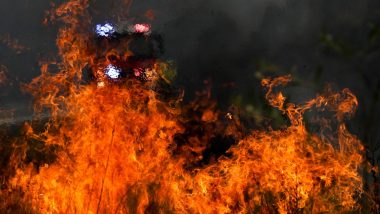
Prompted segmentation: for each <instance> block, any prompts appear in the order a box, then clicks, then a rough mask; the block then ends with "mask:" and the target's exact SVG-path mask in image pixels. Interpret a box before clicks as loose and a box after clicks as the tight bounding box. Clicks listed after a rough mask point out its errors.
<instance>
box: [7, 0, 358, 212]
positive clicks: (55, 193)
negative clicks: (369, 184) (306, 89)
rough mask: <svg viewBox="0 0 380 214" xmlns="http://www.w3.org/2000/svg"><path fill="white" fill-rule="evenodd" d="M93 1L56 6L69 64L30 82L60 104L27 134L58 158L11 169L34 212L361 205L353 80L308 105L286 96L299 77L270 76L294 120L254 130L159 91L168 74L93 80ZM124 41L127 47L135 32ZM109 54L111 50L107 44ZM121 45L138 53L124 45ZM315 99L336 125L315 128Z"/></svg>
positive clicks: (15, 188) (42, 103)
mask: <svg viewBox="0 0 380 214" xmlns="http://www.w3.org/2000/svg"><path fill="white" fill-rule="evenodd" d="M87 7H88V2H87V1H85V0H83V1H80V0H72V1H69V2H68V3H65V4H63V5H62V6H60V7H59V8H58V9H57V10H56V16H57V17H58V18H59V19H61V20H62V21H63V22H64V23H65V27H64V28H62V29H61V30H60V31H59V36H58V40H57V45H58V48H59V54H60V56H61V57H62V60H61V62H60V63H58V65H59V67H60V69H61V71H60V72H59V73H57V74H52V73H49V70H48V66H47V65H43V66H42V74H41V76H39V77H37V78H36V79H34V80H33V81H32V83H31V84H29V85H28V86H27V89H28V90H29V91H30V92H31V93H32V94H33V95H34V97H35V98H36V111H38V110H42V109H47V110H49V111H50V115H51V117H50V118H49V121H48V122H46V124H45V129H44V130H43V131H41V132H38V131H35V130H33V128H32V127H30V126H28V129H27V132H26V136H27V141H28V142H30V141H31V140H38V141H40V142H42V143H43V144H44V145H45V146H49V145H50V146H51V145H54V146H55V148H57V149H56V150H55V152H54V153H55V155H56V156H55V157H56V158H55V160H54V161H52V162H50V163H46V164H39V165H38V166H37V167H36V165H34V166H33V164H30V165H29V166H25V167H16V171H15V174H14V176H12V177H11V178H10V180H9V185H8V188H7V190H6V191H7V193H6V194H7V195H10V196H13V197H12V200H13V202H14V201H17V202H20V203H22V204H24V205H25V209H24V211H25V210H29V209H31V210H32V211H35V212H41V213H46V212H49V213H75V212H78V213H88V212H91V213H94V212H96V213H98V212H102V213H145V212H148V213H149V212H154V213H156V212H160V213H161V212H162V213H171V212H173V213H250V212H258V211H262V212H279V213H294V212H301V211H305V212H327V211H330V212H341V211H347V210H355V209H358V205H357V198H358V197H360V194H361V192H362V181H361V176H360V174H359V167H360V164H361V163H362V157H361V154H360V153H361V150H362V146H361V142H360V141H359V140H358V139H357V138H356V137H355V136H353V135H351V134H350V133H349V132H348V130H347V128H346V126H345V124H344V119H345V118H347V117H349V116H350V115H351V114H352V113H353V111H354V110H355V108H356V106H357V100H356V98H355V96H354V95H353V94H352V93H351V92H350V91H349V90H347V89H345V90H343V91H342V92H339V93H332V92H329V93H326V94H325V95H321V96H318V97H317V98H315V99H313V100H310V101H308V102H306V104H304V105H295V104H292V103H288V104H286V102H285V101H286V97H285V96H284V95H283V94H282V93H280V92H275V88H276V87H277V86H280V85H286V83H288V82H289V81H290V77H289V76H285V77H279V78H275V79H265V80H263V82H262V83H263V86H264V87H266V88H267V89H268V92H267V94H266V97H267V100H268V101H269V103H270V104H271V105H272V106H273V107H276V108H278V109H279V110H280V111H282V112H283V113H284V114H286V115H287V117H288V118H289V120H290V121H291V124H290V125H289V127H287V128H284V129H281V130H267V131H251V132H249V133H248V134H247V133H246V131H245V130H244V131H243V128H242V125H241V124H240V122H239V120H238V118H237V117H235V116H234V115H232V114H229V115H228V116H227V117H226V118H227V120H231V122H227V123H223V121H221V117H220V115H223V114H221V113H220V112H219V111H218V110H216V105H214V104H212V103H211V102H208V101H202V102H199V103H198V104H197V103H193V104H191V105H189V107H187V108H186V107H183V106H181V105H180V103H179V102H170V101H168V100H167V99H160V98H159V97H160V94H159V92H160V90H159V89H158V90H157V87H160V81H162V79H161V78H160V77H158V78H156V79H154V80H152V81H140V80H139V79H136V78H130V79H126V80H125V81H123V83H122V84H120V83H115V84H113V82H110V83H109V84H105V85H102V86H100V87H99V84H98V82H92V83H89V84H84V83H83V81H82V80H83V76H82V71H83V70H84V69H85V68H86V66H87V65H88V64H90V65H91V66H95V67H97V66H98V67H102V66H104V65H105V64H104V62H105V61H106V60H98V57H99V53H98V52H94V51H93V50H96V51H100V50H97V46H96V43H93V42H91V41H92V40H91V36H88V34H87V33H86V31H85V29H88V26H87V27H86V24H87V23H89V17H88V16H87V13H86V8H87ZM120 47H126V48H127V47H128V42H126V43H122V44H121V46H120ZM120 47H119V48H120ZM108 54H109V50H108V49H106V50H105V51H104V52H102V53H101V54H100V55H102V56H105V57H106V56H109V55H108ZM121 55H122V56H126V57H128V56H132V55H133V53H130V52H128V49H126V50H125V53H122V54H121ZM105 59H107V58H105ZM155 63H159V62H155ZM163 67H165V66H154V68H156V69H159V68H163ZM157 73H158V74H159V73H160V71H157ZM113 74H114V73H113ZM111 78H112V77H111ZM172 99H174V100H175V98H172ZM175 101H177V100H175ZM173 103H174V104H173ZM312 108H315V109H317V110H329V111H331V112H334V114H335V116H334V117H333V118H331V121H335V122H334V123H336V124H337V126H336V127H337V128H336V130H334V131H332V132H331V133H332V135H331V136H328V137H326V136H323V135H319V134H315V133H310V132H308V130H307V129H306V127H305V125H304V121H303V114H304V112H305V111H307V110H310V109H312ZM328 124H329V123H325V124H324V125H326V126H327V125H328ZM331 128H333V126H331ZM179 138H181V139H182V141H181V142H179V141H178V139H179ZM226 140H227V141H228V142H227V143H226V144H223V142H225V141H226ZM221 144H222V145H223V146H222V147H223V149H222V152H220V153H217V154H214V155H210V153H212V152H213V150H215V149H210V148H211V147H212V148H220V147H221ZM21 156H22V155H21ZM211 156H212V157H214V159H213V160H211V158H210V157H211ZM190 158H194V159H195V160H191V159H190ZM21 159H22V158H21ZM189 159H190V160H189ZM18 162H19V161H18ZM2 195H5V191H3V190H2ZM12 200H11V201H12ZM8 208H9V207H8Z"/></svg>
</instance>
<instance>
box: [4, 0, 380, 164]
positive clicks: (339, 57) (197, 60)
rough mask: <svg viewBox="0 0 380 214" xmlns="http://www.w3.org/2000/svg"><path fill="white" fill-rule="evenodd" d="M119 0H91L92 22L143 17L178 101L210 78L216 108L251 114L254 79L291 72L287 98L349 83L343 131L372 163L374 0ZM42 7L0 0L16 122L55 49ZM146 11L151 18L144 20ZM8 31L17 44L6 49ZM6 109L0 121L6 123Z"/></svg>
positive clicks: (261, 109)
mask: <svg viewBox="0 0 380 214" xmlns="http://www.w3.org/2000/svg"><path fill="white" fill-rule="evenodd" d="M54 2H56V3H57V4H58V3H59V2H62V1H54ZM120 5H123V4H121V1H120V0H118V1H117V0H114V1H110V0H102V1H100V0H97V1H92V3H91V8H92V9H91V14H92V15H93V22H94V24H96V23H97V22H100V23H103V22H105V21H111V22H118V20H120V19H125V18H129V19H130V20H131V21H135V22H139V21H144V22H145V21H149V22H150V23H152V25H153V27H154V30H155V31H157V32H159V33H160V34H162V35H163V37H164V40H165V47H166V52H165V56H164V58H166V59H172V60H174V61H175V62H176V64H177V67H178V77H177V80H176V82H175V84H176V85H177V86H178V87H183V88H184V89H185V91H186V99H187V100H189V99H191V97H192V96H193V95H194V92H195V91H197V90H202V89H204V88H205V85H204V83H203V81H204V80H209V81H210V82H211V83H212V87H213V96H214V97H215V99H217V100H218V102H219V104H220V107H221V108H224V109H226V108H228V106H230V105H231V104H233V105H237V106H239V107H241V108H242V109H243V110H244V111H246V114H247V115H249V116H252V117H253V118H254V119H255V120H260V119H262V118H260V117H261V116H260V115H261V114H263V115H264V113H268V110H267V109H268V108H267V106H266V105H265V103H264V101H263V91H262V89H261V87H260V79H261V78H262V77H263V76H266V75H280V74H288V73H291V74H292V75H293V77H294V78H295V83H294V84H293V86H291V87H290V88H289V89H288V90H287V92H288V95H289V96H290V99H291V101H302V100H307V99H309V98H312V97H313V96H314V95H315V94H316V93H317V92H320V91H322V89H323V86H324V84H325V83H332V84H333V86H334V87H335V88H336V89H342V88H346V87H348V88H350V89H351V90H352V91H353V92H354V93H355V94H356V95H357V96H358V98H359V103H360V104H359V110H358V113H357V115H356V117H355V118H354V119H353V120H352V121H351V123H350V124H349V125H350V128H351V130H352V131H353V132H354V133H356V134H357V135H359V137H360V138H361V139H363V141H364V142H365V143H366V146H367V151H368V156H369V158H372V159H373V161H375V162H376V161H380V158H379V155H378V153H377V154H376V153H374V152H375V151H378V150H379V149H378V147H380V134H379V128H380V122H379V121H380V114H379V113H380V111H379V110H380V104H379V98H380V97H379V95H380V94H379V93H380V1H378V0H360V1H358V0H333V1H331V0H309V1H303V0H234V1H227V0H224V1H223V0H203V1H201V0H191V1H184V0H182V1H180V0H141V1H137V0H135V1H133V2H132V4H131V7H130V8H129V9H128V8H127V7H125V6H120ZM50 7H51V6H50V2H49V1H47V0H12V1H10V0H2V1H1V6H0V14H1V19H0V38H1V39H0V40H1V42H0V72H1V71H2V72H3V73H5V74H6V77H7V79H8V81H6V82H5V83H3V84H0V95H1V97H0V109H3V110H9V109H15V111H14V116H15V118H16V119H18V120H19V121H20V120H21V121H22V120H23V119H24V118H27V117H28V116H29V115H30V114H31V111H30V109H31V108H30V106H31V105H30V104H31V99H30V97H29V96H28V95H25V94H22V93H21V92H20V90H19V86H20V83H27V82H29V81H30V80H31V79H32V78H33V77H35V76H37V75H38V74H39V68H38V61H39V59H41V57H48V56H50V55H51V56H54V55H55V52H54V51H55V38H56V27H46V26H43V25H42V24H41V23H42V20H43V18H44V16H45V12H44V11H46V10H48V9H49V8H50ZM148 10H152V11H153V14H154V16H155V19H154V20H149V19H147V18H146V17H145V15H144V14H145V13H146V11H148ZM7 38H11V43H12V44H19V45H20V46H18V48H11V47H10V46H11V45H9V43H10V42H9V39H7ZM0 77H1V75H0ZM0 79H1V78H0ZM5 112H6V113H2V114H1V115H2V119H1V120H0V121H2V122H0V123H4V122H9V121H10V120H7V117H10V113H9V112H8V111H5ZM274 115H275V116H276V113H274ZM277 115H278V113H277ZM378 152H379V151H378Z"/></svg>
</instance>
